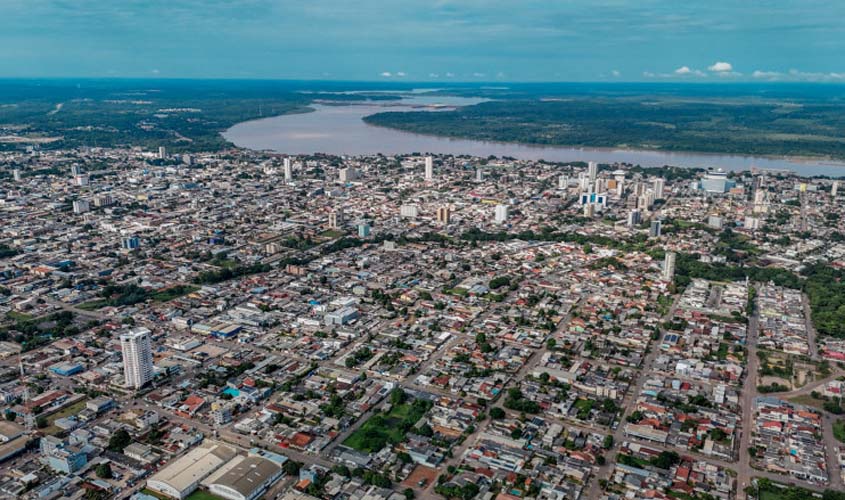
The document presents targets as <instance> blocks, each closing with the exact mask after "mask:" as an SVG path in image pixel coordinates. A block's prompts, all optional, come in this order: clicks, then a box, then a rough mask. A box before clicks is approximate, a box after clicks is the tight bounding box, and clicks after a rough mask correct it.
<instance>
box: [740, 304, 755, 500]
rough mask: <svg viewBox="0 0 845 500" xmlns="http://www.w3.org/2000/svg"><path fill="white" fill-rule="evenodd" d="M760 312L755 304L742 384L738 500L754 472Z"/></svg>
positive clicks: (750, 321)
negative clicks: (753, 429) (752, 447)
mask: <svg viewBox="0 0 845 500" xmlns="http://www.w3.org/2000/svg"><path fill="white" fill-rule="evenodd" d="M759 317H760V311H759V310H758V309H757V304H756V302H755V304H754V308H753V310H752V312H751V317H750V318H748V332H747V335H746V347H747V351H748V354H747V356H746V366H745V380H744V381H743V384H742V399H741V400H740V401H741V403H740V408H741V410H742V427H741V429H740V440H739V450H738V453H739V463H738V464H737V470H736V472H737V478H736V484H737V498H739V499H742V498H745V492H744V489H745V488H746V487H748V486H750V485H751V479H752V477H753V473H754V471H753V470H752V468H751V455H749V454H748V448H749V447H750V446H751V428H752V426H753V425H754V400H755V398H757V373H758V370H759V364H760V360H759V358H758V357H757V336H758V334H759V327H760V324H759Z"/></svg>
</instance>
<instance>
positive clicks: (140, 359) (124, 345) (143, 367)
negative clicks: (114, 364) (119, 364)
mask: <svg viewBox="0 0 845 500" xmlns="http://www.w3.org/2000/svg"><path fill="white" fill-rule="evenodd" d="M120 348H121V350H122V351H123V375H124V377H125V379H126V386H127V387H131V388H133V389H140V388H141V387H143V386H144V384H146V383H147V382H149V381H150V380H152V379H153V351H152V347H151V345H150V331H149V330H147V329H146V328H135V329H134V330H131V331H130V332H128V333H124V334H123V335H121V336H120Z"/></svg>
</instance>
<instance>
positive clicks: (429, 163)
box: [425, 156, 434, 182]
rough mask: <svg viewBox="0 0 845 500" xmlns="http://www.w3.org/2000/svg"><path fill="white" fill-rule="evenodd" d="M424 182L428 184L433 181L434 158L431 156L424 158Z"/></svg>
mask: <svg viewBox="0 0 845 500" xmlns="http://www.w3.org/2000/svg"><path fill="white" fill-rule="evenodd" d="M425 180H426V181H429V182H430V181H433V180H434V158H432V157H431V156H426V157H425Z"/></svg>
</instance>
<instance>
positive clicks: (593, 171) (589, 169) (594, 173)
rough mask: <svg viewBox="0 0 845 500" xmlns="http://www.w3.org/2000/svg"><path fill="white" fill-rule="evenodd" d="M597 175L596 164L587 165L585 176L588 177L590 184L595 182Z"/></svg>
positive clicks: (597, 168)
mask: <svg viewBox="0 0 845 500" xmlns="http://www.w3.org/2000/svg"><path fill="white" fill-rule="evenodd" d="M598 174H599V165H598V163H596V162H594V161H591V162H589V163H587V175H588V176H589V177H590V184H593V183H594V182H596V176H597V175H598Z"/></svg>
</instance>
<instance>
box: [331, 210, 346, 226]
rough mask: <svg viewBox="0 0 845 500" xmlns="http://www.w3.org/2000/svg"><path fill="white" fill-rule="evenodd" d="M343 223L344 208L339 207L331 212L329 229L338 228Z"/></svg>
mask: <svg viewBox="0 0 845 500" xmlns="http://www.w3.org/2000/svg"><path fill="white" fill-rule="evenodd" d="M342 225H343V209H342V208H338V209H337V210H332V211H331V212H329V229H337V228H339V227H340V226H342Z"/></svg>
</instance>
